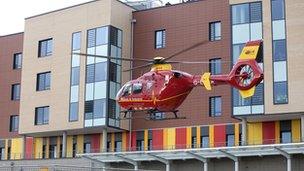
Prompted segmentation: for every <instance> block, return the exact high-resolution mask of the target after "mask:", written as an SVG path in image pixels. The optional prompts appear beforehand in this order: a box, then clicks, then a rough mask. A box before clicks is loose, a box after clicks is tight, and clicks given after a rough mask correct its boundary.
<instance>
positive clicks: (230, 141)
mask: <svg viewBox="0 0 304 171" xmlns="http://www.w3.org/2000/svg"><path fill="white" fill-rule="evenodd" d="M226 140H227V144H226V146H227V147H232V146H234V134H228V135H226Z"/></svg>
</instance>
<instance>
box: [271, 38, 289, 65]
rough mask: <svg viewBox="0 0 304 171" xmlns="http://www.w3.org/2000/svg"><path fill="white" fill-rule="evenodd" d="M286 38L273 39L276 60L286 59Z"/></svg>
mask: <svg viewBox="0 0 304 171" xmlns="http://www.w3.org/2000/svg"><path fill="white" fill-rule="evenodd" d="M286 54H287V53H286V40H274V41H273V59H274V61H285V60H286Z"/></svg>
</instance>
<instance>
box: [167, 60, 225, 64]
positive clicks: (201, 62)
mask: <svg viewBox="0 0 304 171" xmlns="http://www.w3.org/2000/svg"><path fill="white" fill-rule="evenodd" d="M166 63H170V64H212V63H213V64H216V63H219V62H212V61H167V62H166ZM220 63H231V61H221V62H220Z"/></svg>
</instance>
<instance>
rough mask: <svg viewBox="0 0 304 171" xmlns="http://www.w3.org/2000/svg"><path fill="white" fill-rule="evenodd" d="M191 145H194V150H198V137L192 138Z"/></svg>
mask: <svg viewBox="0 0 304 171" xmlns="http://www.w3.org/2000/svg"><path fill="white" fill-rule="evenodd" d="M191 145H192V148H196V147H197V140H196V136H193V137H191Z"/></svg>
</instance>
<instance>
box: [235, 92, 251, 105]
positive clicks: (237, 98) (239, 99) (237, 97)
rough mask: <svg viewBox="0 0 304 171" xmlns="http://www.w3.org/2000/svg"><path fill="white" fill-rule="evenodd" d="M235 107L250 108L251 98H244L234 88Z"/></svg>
mask: <svg viewBox="0 0 304 171" xmlns="http://www.w3.org/2000/svg"><path fill="white" fill-rule="evenodd" d="M232 93H233V107H238V106H250V105H251V98H242V96H241V95H240V92H239V90H238V89H235V88H233V92H232Z"/></svg>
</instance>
